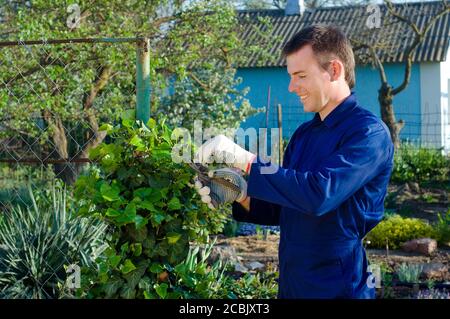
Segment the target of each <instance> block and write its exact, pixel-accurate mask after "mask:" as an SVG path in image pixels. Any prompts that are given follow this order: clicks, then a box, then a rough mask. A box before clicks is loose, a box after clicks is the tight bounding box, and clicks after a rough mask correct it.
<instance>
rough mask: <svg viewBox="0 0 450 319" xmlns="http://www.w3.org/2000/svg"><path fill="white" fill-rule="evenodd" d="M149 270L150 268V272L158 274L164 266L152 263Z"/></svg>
mask: <svg viewBox="0 0 450 319" xmlns="http://www.w3.org/2000/svg"><path fill="white" fill-rule="evenodd" d="M149 270H150V272H152V273H154V274H159V273H160V272H162V271H163V270H164V268H163V267H162V266H161V264H158V263H153V264H151V265H150V268H149Z"/></svg>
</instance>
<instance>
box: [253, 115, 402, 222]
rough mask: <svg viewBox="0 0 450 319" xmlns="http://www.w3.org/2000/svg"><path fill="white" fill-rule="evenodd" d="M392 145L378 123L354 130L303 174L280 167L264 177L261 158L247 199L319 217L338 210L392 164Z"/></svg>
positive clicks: (387, 134)
mask: <svg viewBox="0 0 450 319" xmlns="http://www.w3.org/2000/svg"><path fill="white" fill-rule="evenodd" d="M392 156H393V145H392V142H391V140H390V136H389V133H388V132H387V130H386V129H385V128H384V127H383V126H382V125H381V124H380V123H378V122H374V123H371V124H369V125H366V126H365V127H363V128H361V127H360V128H359V129H356V128H354V129H353V130H352V132H349V133H348V134H346V137H345V138H344V139H343V140H342V142H341V145H340V147H339V148H338V149H337V150H336V151H335V152H334V153H332V154H331V155H330V156H329V157H328V158H327V159H325V160H324V161H322V162H321V163H319V165H318V166H317V168H316V169H314V170H311V171H306V172H300V171H297V170H295V169H285V168H281V167H278V169H276V170H275V172H274V173H273V174H263V173H261V172H263V171H262V170H261V168H262V167H264V166H267V165H270V163H268V164H264V163H262V162H261V161H260V159H259V158H258V159H257V160H255V161H254V162H253V163H252V168H251V171H250V176H249V183H248V191H247V194H248V196H250V197H252V199H253V198H257V199H260V200H265V201H268V202H271V203H274V204H277V205H281V206H285V207H290V208H293V209H295V210H298V211H300V212H301V213H305V214H309V215H313V216H320V215H323V214H325V213H327V212H330V211H332V210H334V209H336V208H337V207H338V206H339V205H340V204H342V203H343V202H344V201H345V200H346V199H348V198H349V197H350V196H351V195H352V194H354V193H355V192H356V191H357V190H358V189H360V188H361V187H362V186H363V185H364V184H366V183H367V182H368V181H370V180H371V179H373V177H375V176H376V175H377V174H379V172H381V170H382V169H384V168H385V167H386V165H390V163H389V161H392Z"/></svg>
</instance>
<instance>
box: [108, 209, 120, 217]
mask: <svg viewBox="0 0 450 319" xmlns="http://www.w3.org/2000/svg"><path fill="white" fill-rule="evenodd" d="M119 215H120V211H118V210H116V209H112V208H108V210H107V211H106V216H108V217H117V216H119Z"/></svg>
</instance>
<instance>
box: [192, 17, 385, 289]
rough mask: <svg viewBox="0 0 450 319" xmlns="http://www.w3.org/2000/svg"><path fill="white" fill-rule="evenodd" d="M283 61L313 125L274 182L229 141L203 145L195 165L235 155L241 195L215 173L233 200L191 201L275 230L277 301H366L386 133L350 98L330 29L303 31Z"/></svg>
mask: <svg viewBox="0 0 450 319" xmlns="http://www.w3.org/2000/svg"><path fill="white" fill-rule="evenodd" d="M283 54H284V56H285V57H286V61H287V72H288V73H289V75H290V78H291V80H290V83H289V91H290V92H292V93H295V94H297V95H298V96H299V98H300V100H301V102H302V104H303V107H304V110H305V112H315V113H316V114H315V116H314V118H313V119H312V120H311V121H308V122H306V123H303V124H302V125H300V127H299V128H298V129H297V130H296V132H295V133H294V134H293V136H292V138H291V140H290V142H289V144H288V146H287V149H286V152H285V156H284V161H283V166H282V167H280V168H278V169H277V170H276V172H274V173H273V174H264V172H263V170H262V168H263V167H264V166H267V165H273V164H265V163H263V162H262V161H261V160H260V159H259V158H258V157H256V156H255V155H253V154H251V153H250V152H247V151H246V150H244V149H243V148H241V147H240V146H238V145H236V144H234V143H233V141H231V140H229V139H228V138H226V137H224V136H217V137H215V138H213V139H211V140H209V141H208V142H206V143H205V144H204V145H202V146H201V147H200V149H199V151H198V153H197V156H198V158H200V160H201V161H202V162H206V160H208V159H209V158H210V157H211V156H217V155H218V154H223V153H230V154H233V155H234V161H233V163H232V164H233V165H232V166H234V167H236V168H240V169H241V170H242V171H244V172H246V173H248V175H249V176H248V187H247V183H246V182H245V181H244V180H243V179H238V178H236V176H235V175H233V171H231V170H226V169H225V170H219V171H216V172H213V174H215V175H217V176H220V177H229V178H230V177H232V178H234V179H233V180H234V181H235V184H237V185H239V186H240V188H241V189H242V190H243V191H242V192H241V193H239V194H238V193H232V192H230V191H229V190H227V189H224V188H223V186H221V185H217V184H211V185H209V186H210V187H204V186H203V185H200V184H198V183H197V186H198V189H199V193H200V194H201V195H202V199H203V200H204V201H205V202H211V197H212V198H213V199H214V200H215V202H217V203H222V202H231V201H233V200H236V199H239V200H240V203H237V202H234V203H233V216H234V218H235V219H236V220H238V221H246V222H251V223H256V224H263V225H280V244H279V266H280V269H279V273H280V278H279V297H280V298H374V296H375V289H374V285H373V282H372V281H371V280H370V279H371V278H369V275H370V273H368V270H367V259H366V254H365V251H364V248H363V246H362V239H363V238H364V236H365V235H366V234H367V233H368V232H369V231H370V230H371V229H372V228H373V227H375V226H376V225H377V224H378V222H380V220H381V219H382V217H383V212H384V205H383V202H384V198H385V196H386V190H387V185H388V182H389V178H390V175H391V171H392V166H393V153H394V148H393V144H392V142H391V139H390V135H389V130H388V129H387V127H386V126H385V124H384V123H383V122H382V121H381V120H380V119H379V118H377V117H376V116H375V115H374V114H372V113H370V112H369V111H367V110H365V109H364V108H362V107H361V106H360V105H359V103H358V101H357V99H356V97H355V95H354V93H353V92H351V89H352V88H353V86H354V85H355V74H354V68H355V62H354V55H353V51H352V49H351V46H350V44H349V41H348V39H347V38H346V37H345V35H344V34H343V33H342V32H341V31H340V30H339V29H338V28H335V27H330V26H318V25H317V26H311V27H307V28H305V29H303V30H301V31H300V32H299V33H297V34H296V35H295V36H294V37H293V38H292V39H291V40H290V41H289V42H288V43H287V44H286V45H285V47H284V49H283ZM245 191H246V196H247V197H246V198H245V199H242V198H243V197H244V196H242V194H245Z"/></svg>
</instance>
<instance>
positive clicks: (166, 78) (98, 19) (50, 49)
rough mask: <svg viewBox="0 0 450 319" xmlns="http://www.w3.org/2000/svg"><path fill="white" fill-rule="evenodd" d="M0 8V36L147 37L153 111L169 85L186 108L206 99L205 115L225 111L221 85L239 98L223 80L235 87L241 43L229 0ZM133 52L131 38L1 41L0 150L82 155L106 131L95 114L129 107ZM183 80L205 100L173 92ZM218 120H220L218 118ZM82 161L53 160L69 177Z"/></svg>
mask: <svg viewBox="0 0 450 319" xmlns="http://www.w3.org/2000/svg"><path fill="white" fill-rule="evenodd" d="M0 16H1V17H2V18H1V19H2V21H3V23H2V24H1V26H0V28H1V29H0V36H1V37H2V40H10V41H17V40H36V39H64V38H98V37H114V38H119V37H143V36H145V37H148V38H149V39H150V43H151V45H150V50H151V52H150V55H151V67H150V68H151V70H150V74H151V85H152V99H151V108H152V112H153V113H155V112H156V111H157V110H159V108H160V107H162V103H164V101H167V94H166V93H167V91H168V90H169V87H170V86H171V85H173V87H174V88H176V89H177V90H176V92H175V95H176V96H177V98H180V99H181V100H182V101H183V103H185V102H186V101H187V104H188V105H189V106H191V110H192V112H194V113H196V114H199V112H197V111H195V110H194V109H193V108H197V107H198V108H202V107H203V103H209V104H208V110H209V112H210V114H219V113H220V112H223V111H224V110H230V112H231V113H233V112H234V111H235V109H233V107H234V106H232V103H233V100H230V99H228V100H227V101H225V102H222V103H217V101H219V100H221V99H222V98H223V97H225V95H227V94H228V93H233V94H234V95H235V96H236V98H237V99H240V98H239V97H238V96H239V95H240V94H242V92H239V91H237V90H234V91H232V90H233V89H232V88H230V87H229V86H230V85H234V81H230V77H229V74H233V70H234V68H235V66H236V63H237V61H238V60H239V58H240V57H241V56H242V53H243V52H244V51H245V50H246V49H248V48H243V47H242V46H241V44H240V42H239V40H238V38H237V36H236V25H237V23H236V16H235V11H234V8H233V7H232V6H230V5H229V4H228V3H227V1H222V0H219V1H217V0H215V1H212V0H198V1H183V0H173V1H171V0H162V1H157V2H156V1H132V0H123V1H112V2H111V1H106V0H99V1H87V0H85V1H82V0H80V1H78V6H69V5H67V6H66V5H62V2H61V1H59V0H36V1H33V2H28V1H10V2H7V3H6V4H4V5H3V6H2V12H1V14H0ZM135 56H136V45H135V43H120V44H71V45H36V46H25V45H21V46H15V47H7V48H4V49H2V51H1V52H0V60H1V61H7V63H2V64H1V65H0V114H1V124H0V125H1V129H0V139H2V150H1V151H2V153H3V154H2V155H3V156H5V154H6V155H7V157H10V158H11V157H12V158H14V159H17V158H29V157H32V158H35V159H36V158H37V159H38V160H47V159H74V160H76V159H82V158H86V157H87V155H88V153H89V150H90V149H92V148H93V147H95V146H97V145H99V144H100V143H101V142H102V141H103V139H104V138H105V133H104V132H102V131H100V130H99V127H100V124H101V122H103V121H108V120H111V119H112V115H113V114H115V113H117V112H118V111H120V110H123V109H127V108H134V106H135V74H136V71H135V67H136V66H135V61H136V58H135ZM186 82H189V83H195V84H194V85H197V86H198V85H200V86H201V88H202V90H200V91H197V93H199V94H201V95H203V96H204V97H205V98H204V99H203V100H201V99H200V100H199V99H198V97H197V96H196V95H195V94H192V92H188V91H186V92H183V91H180V90H179V89H181V87H180V83H186ZM169 91H170V90H169ZM183 95H186V97H185V98H181V97H182V96H183ZM173 101H174V100H173V99H172V102H173ZM225 104H227V105H226V106H225ZM170 106H171V105H169V104H167V103H166V105H165V107H167V108H168V109H170ZM242 106H243V107H242V109H240V110H239V112H238V115H237V116H234V115H233V116H231V117H229V118H228V120H229V126H231V127H233V126H236V123H237V122H240V121H241V120H242V119H243V118H244V117H245V116H246V115H248V114H251V112H252V111H251V109H250V107H249V105H248V103H243V104H242ZM176 108H177V109H178V110H180V109H182V108H183V107H182V106H181V105H180V104H178V106H176ZM183 112H185V113H186V114H187V113H189V112H187V111H186V110H183ZM218 120H219V121H220V123H221V125H222V124H224V123H223V118H220V116H219V119H218ZM183 124H184V123H183ZM211 124H213V125H214V123H211ZM30 145H31V146H30ZM81 167H82V164H80V163H78V164H74V163H70V164H68V163H63V164H55V165H54V169H55V173H56V174H57V175H58V176H59V177H61V178H62V179H63V180H64V181H65V182H68V183H72V182H73V181H74V180H75V179H76V177H77V175H78V173H79V171H80V169H81Z"/></svg>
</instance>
